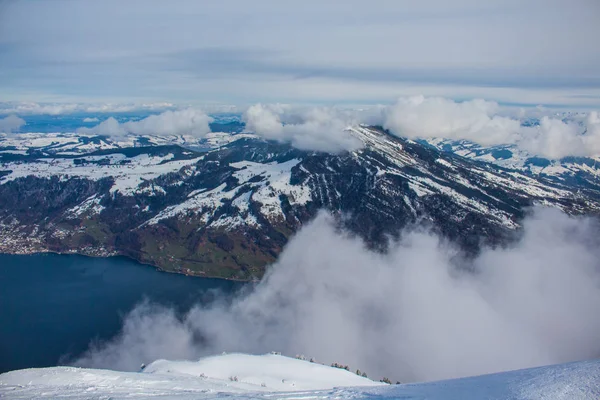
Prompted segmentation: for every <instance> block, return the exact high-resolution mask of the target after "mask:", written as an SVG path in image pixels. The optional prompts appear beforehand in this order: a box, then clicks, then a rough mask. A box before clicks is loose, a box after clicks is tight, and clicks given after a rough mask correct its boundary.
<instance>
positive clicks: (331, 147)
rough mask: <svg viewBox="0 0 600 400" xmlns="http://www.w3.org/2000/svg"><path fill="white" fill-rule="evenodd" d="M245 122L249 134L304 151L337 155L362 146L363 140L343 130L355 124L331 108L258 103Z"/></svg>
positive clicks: (250, 108) (248, 112) (248, 110)
mask: <svg viewBox="0 0 600 400" xmlns="http://www.w3.org/2000/svg"><path fill="white" fill-rule="evenodd" d="M243 120H244V122H245V123H246V128H247V129H248V130H249V131H252V132H255V133H256V134H257V135H259V136H262V137H264V138H265V139H270V140H278V141H280V142H289V143H291V144H292V145H293V146H294V147H296V148H299V149H302V150H314V151H323V152H332V153H336V152H340V151H344V150H355V149H358V148H360V147H361V143H360V141H358V140H357V139H356V138H354V137H352V136H351V135H350V134H349V133H348V132H346V131H344V129H345V128H346V127H348V125H349V124H352V123H353V122H356V121H352V120H351V119H350V117H349V116H348V115H342V114H341V113H340V112H338V111H336V110H334V109H331V108H316V107H315V108H305V109H294V108H292V107H290V106H287V105H280V104H272V105H263V104H255V105H253V106H251V107H249V108H248V109H247V110H246V112H245V113H244V116H243Z"/></svg>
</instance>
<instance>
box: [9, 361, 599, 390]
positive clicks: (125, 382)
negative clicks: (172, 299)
mask: <svg viewBox="0 0 600 400" xmlns="http://www.w3.org/2000/svg"><path fill="white" fill-rule="evenodd" d="M599 396H600V361H597V360H596V361H584V362H577V363H571V364H562V365H555V366H548V367H541V368H532V369H526V370H520V371H512V372H504V373H499V374H492V375H483V376H478V377H472V378H462V379H454V380H448V381H440V382H431V383H420V384H409V385H388V384H383V383H380V382H374V381H371V380H369V379H367V378H363V377H361V376H358V375H356V374H354V373H352V372H349V371H346V370H343V369H339V368H333V367H327V366H324V365H320V364H317V363H310V362H308V361H302V360H298V359H291V358H287V357H282V356H279V355H264V356H250V355H244V354H228V355H222V356H216V357H208V358H205V359H201V360H199V361H197V362H189V361H165V360H159V361H155V362H154V363H152V364H150V365H148V366H147V367H146V368H144V369H143V371H140V372H117V371H109V370H93V369H81V368H74V367H54V368H43V369H28V370H21V371H13V372H9V373H5V374H2V375H0V397H2V398H6V399H33V398H36V399H42V398H61V399H73V400H79V399H91V398H93V399H115V400H116V399H140V400H141V399H165V400H166V399H214V398H217V399H220V398H236V399H273V398H278V399H326V398H327V399H331V398H337V399H347V398H353V399H407V400H408V399H432V400H434V399H445V400H453V399H457V400H458V399H460V400H468V399H477V400H480V399H496V400H503V399H505V400H509V399H510V400H516V399H553V400H554V399H556V400H558V399H565V400H567V399H569V400H572V399H581V400H583V399H597V398H598V397H599Z"/></svg>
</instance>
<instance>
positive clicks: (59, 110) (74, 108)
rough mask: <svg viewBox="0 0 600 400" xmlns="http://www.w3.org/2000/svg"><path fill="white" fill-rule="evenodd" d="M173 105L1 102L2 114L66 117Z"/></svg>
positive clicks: (170, 106) (161, 107) (157, 109)
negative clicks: (65, 115)
mask: <svg viewBox="0 0 600 400" xmlns="http://www.w3.org/2000/svg"><path fill="white" fill-rule="evenodd" d="M173 107H174V105H173V104H171V103H143V104H133V103H130V104H115V103H97V104H87V103H37V102H0V114H17V115H64V114H73V113H122V112H131V111H160V110H167V109H169V108H173Z"/></svg>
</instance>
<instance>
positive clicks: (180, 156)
mask: <svg viewBox="0 0 600 400" xmlns="http://www.w3.org/2000/svg"><path fill="white" fill-rule="evenodd" d="M347 132H348V134H349V135H352V136H354V138H355V139H356V140H357V141H361V142H362V143H363V144H364V146H363V147H362V148H361V149H358V150H355V151H352V152H344V153H340V154H328V153H316V152H309V151H302V150H298V149H295V148H293V147H292V146H290V145H289V144H282V143H276V142H269V141H264V140H261V139H257V138H255V137H252V136H251V135H250V136H248V135H249V134H246V133H239V134H235V135H229V136H227V135H228V134H223V135H221V136H218V135H217V136H218V137H217V136H215V137H212V138H205V139H203V140H208V139H211V140H212V139H214V140H215V141H214V143H213V144H210V143H208V142H205V143H204V145H206V146H208V147H211V146H217V145H218V143H224V142H227V141H232V142H231V143H229V144H228V145H225V146H222V147H217V148H216V149H212V150H207V149H206V148H204V149H203V151H201V152H200V151H195V150H194V149H192V148H190V147H189V146H186V147H182V146H181V145H180V144H179V142H177V140H178V139H177V138H180V139H181V138H182V137H171V139H172V140H171V141H170V142H164V141H163V142H161V140H163V139H161V137H158V136H156V137H151V136H147V137H144V138H143V139H144V140H143V141H140V139H141V137H137V138H136V140H137V141H136V142H131V143H126V142H113V140H116V139H114V138H101V137H87V136H83V135H80V136H72V137H67V136H64V137H63V136H52V135H48V136H47V137H44V138H42V137H37V136H35V134H23V135H21V136H18V137H17V136H15V137H12V136H11V137H6V138H5V140H4V149H5V151H7V152H8V153H0V197H3V198H4V199H7V201H5V202H4V203H2V204H0V251H2V252H9V253H19V254H29V253H33V252H44V251H53V252H59V253H73V252H76V253H79V254H86V255H94V256H107V255H118V254H120V255H125V256H128V257H131V258H134V259H136V260H138V261H141V262H143V263H147V264H150V265H154V266H157V267H159V268H162V269H165V270H168V271H174V272H182V273H186V274H193V275H199V276H217V277H225V278H233V279H239V280H254V279H259V278H260V277H261V276H262V274H263V273H264V268H265V266H266V265H268V264H270V263H272V262H273V261H274V260H275V258H276V256H277V254H279V252H280V251H281V249H282V248H283V246H285V244H286V242H287V240H288V238H289V237H291V235H292V234H293V233H294V232H296V231H297V230H298V229H299V228H300V227H301V226H302V225H303V224H304V223H306V222H307V221H310V220H311V219H312V218H314V216H315V215H316V213H317V212H318V210H320V209H326V210H328V211H330V212H332V213H334V214H336V215H349V216H352V218H345V219H344V224H345V225H346V227H347V228H349V229H350V230H351V231H352V232H354V233H356V234H359V235H360V236H361V237H362V238H363V239H364V240H365V242H367V243H368V244H369V245H372V246H374V247H378V246H383V245H384V244H385V243H386V242H387V240H388V239H389V237H390V235H391V236H392V237H395V236H397V235H398V234H399V233H400V232H401V231H402V229H403V228H405V227H406V226H408V225H410V224H414V223H421V222H424V223H425V224H427V225H428V226H431V227H433V228H435V230H436V232H438V233H440V234H442V235H443V236H444V237H446V238H448V239H450V240H452V241H455V242H456V243H457V244H459V245H460V246H461V247H463V248H464V249H466V250H468V251H476V250H477V248H478V246H479V245H480V244H481V243H482V240H483V241H484V242H485V243H488V244H492V245H495V244H499V243H502V242H504V241H505V240H507V239H508V238H510V237H512V234H513V232H514V231H515V230H517V229H519V227H520V221H521V220H522V218H523V217H524V215H525V213H526V210H527V208H528V207H530V206H532V205H545V206H550V207H556V208H559V209H561V210H563V211H564V212H566V213H568V214H570V215H581V214H600V186H598V187H596V186H593V185H592V186H589V185H588V186H585V185H584V184H583V183H585V182H588V181H585V180H584V181H581V182H580V181H579V180H575V181H574V182H571V181H570V180H566V178H565V179H563V180H556V179H551V178H549V177H547V176H542V175H540V176H534V175H532V174H530V173H527V172H525V171H522V172H520V171H517V170H514V169H506V168H501V167H499V166H497V165H493V164H489V163H482V162H478V161H474V160H472V159H469V158H465V157H460V156H456V155H454V154H449V153H446V152H444V151H439V150H437V149H435V148H433V147H432V146H430V145H427V144H422V143H418V142H415V141H412V140H406V139H402V138H397V137H394V136H392V135H389V134H388V133H386V132H385V131H383V130H381V129H378V128H376V127H367V126H354V127H350V128H348V130H347ZM215 135H216V134H215ZM226 137H228V139H224V138H226ZM58 139H61V140H63V139H64V140H65V141H66V140H73V141H76V145H75V144H74V145H73V146H71V145H69V146H70V147H69V146H67V145H66V144H65V143H63V145H64V146H63V145H60V143H58V145H54V144H52V143H53V141H55V140H56V141H59V140H58ZM175 139H177V140H175ZM184 139H185V138H183V139H182V140H184ZM221 139H223V140H221ZM43 140H45V141H43ZM186 140H187V139H186ZM109 142H110V143H109ZM107 143H108V144H110V145H111V146H119V147H117V148H102V146H105V145H107ZM160 143H163V144H160ZM174 143H175V144H174ZM186 143H187V142H186ZM187 144H188V145H189V143H187ZM88 145H90V146H92V145H93V146H98V147H96V148H94V150H93V151H91V152H83V153H81V152H80V153H77V151H79V150H77V151H76V146H81V147H83V146H88ZM1 146H2V142H1V141H0V147H1ZM59 148H60V149H62V150H59ZM15 152H16V153H15ZM23 152H24V153H25V154H23ZM64 152H67V153H70V152H75V153H77V154H65V153H64ZM582 182H583V183H582Z"/></svg>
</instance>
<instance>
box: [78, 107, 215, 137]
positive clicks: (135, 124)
mask: <svg viewBox="0 0 600 400" xmlns="http://www.w3.org/2000/svg"><path fill="white" fill-rule="evenodd" d="M212 121H213V119H212V118H211V117H210V116H208V115H207V114H206V113H204V112H203V111H200V110H196V109H192V108H188V109H185V110H177V111H171V110H169V111H165V112H163V113H161V114H158V115H151V116H149V117H146V118H144V119H142V120H139V121H128V122H122V123H121V122H119V121H117V120H116V119H115V118H113V117H110V118H108V119H106V120H104V121H102V122H101V123H100V124H98V125H96V126H94V127H92V128H85V127H84V128H79V129H78V130H77V132H79V133H92V134H97V135H103V136H125V135H127V134H134V135H192V136H197V137H202V136H204V135H206V134H207V133H209V132H210V126H209V124H210V122H212Z"/></svg>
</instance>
